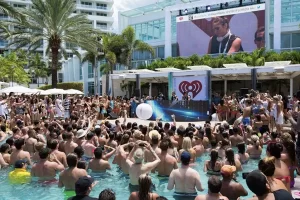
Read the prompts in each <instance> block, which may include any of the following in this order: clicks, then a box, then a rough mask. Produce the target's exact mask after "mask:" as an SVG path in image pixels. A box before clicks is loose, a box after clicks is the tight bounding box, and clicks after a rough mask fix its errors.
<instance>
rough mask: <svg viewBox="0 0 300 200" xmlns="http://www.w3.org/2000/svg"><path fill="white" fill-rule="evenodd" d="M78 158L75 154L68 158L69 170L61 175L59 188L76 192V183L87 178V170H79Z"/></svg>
mask: <svg viewBox="0 0 300 200" xmlns="http://www.w3.org/2000/svg"><path fill="white" fill-rule="evenodd" d="M77 163H78V158H77V155H76V154H74V153H70V154H69V155H68V156H67V164H68V166H69V168H67V169H65V170H64V171H62V172H61V173H60V174H59V182H58V187H65V190H75V183H76V181H77V180H78V179H79V178H80V177H83V176H87V175H88V174H87V172H86V170H85V169H79V168H77Z"/></svg>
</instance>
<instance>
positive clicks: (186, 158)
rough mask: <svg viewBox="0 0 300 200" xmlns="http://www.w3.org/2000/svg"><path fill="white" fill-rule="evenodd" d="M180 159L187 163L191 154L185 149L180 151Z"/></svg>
mask: <svg viewBox="0 0 300 200" xmlns="http://www.w3.org/2000/svg"><path fill="white" fill-rule="evenodd" d="M180 160H181V162H182V163H184V164H187V163H189V162H190V160H191V154H190V153H189V152H187V151H184V152H182V154H181V157H180Z"/></svg>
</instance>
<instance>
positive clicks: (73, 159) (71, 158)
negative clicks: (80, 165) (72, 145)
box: [67, 153, 78, 167]
mask: <svg viewBox="0 0 300 200" xmlns="http://www.w3.org/2000/svg"><path fill="white" fill-rule="evenodd" d="M77 162H78V156H77V155H76V154H75V153H70V154H69V155H67V164H68V166H69V167H76V166H77Z"/></svg>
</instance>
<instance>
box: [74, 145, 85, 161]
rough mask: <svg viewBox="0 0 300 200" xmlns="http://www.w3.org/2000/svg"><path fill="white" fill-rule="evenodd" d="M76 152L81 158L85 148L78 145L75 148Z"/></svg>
mask: <svg viewBox="0 0 300 200" xmlns="http://www.w3.org/2000/svg"><path fill="white" fill-rule="evenodd" d="M74 153H75V154H76V155H77V157H78V158H79V159H80V158H81V157H82V156H83V155H84V150H83V148H82V147H81V146H77V147H75V149H74Z"/></svg>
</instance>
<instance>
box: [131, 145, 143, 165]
mask: <svg viewBox="0 0 300 200" xmlns="http://www.w3.org/2000/svg"><path fill="white" fill-rule="evenodd" d="M133 158H134V161H135V163H136V164H140V163H142V162H143V160H144V151H143V150H142V149H141V148H138V149H137V150H136V151H135V152H134V154H133Z"/></svg>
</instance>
